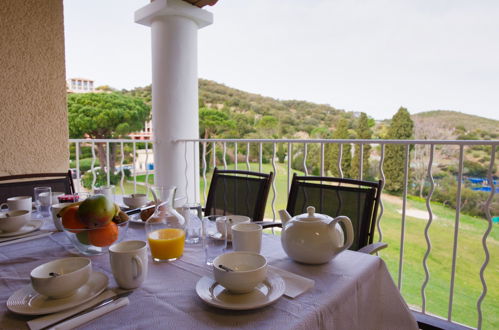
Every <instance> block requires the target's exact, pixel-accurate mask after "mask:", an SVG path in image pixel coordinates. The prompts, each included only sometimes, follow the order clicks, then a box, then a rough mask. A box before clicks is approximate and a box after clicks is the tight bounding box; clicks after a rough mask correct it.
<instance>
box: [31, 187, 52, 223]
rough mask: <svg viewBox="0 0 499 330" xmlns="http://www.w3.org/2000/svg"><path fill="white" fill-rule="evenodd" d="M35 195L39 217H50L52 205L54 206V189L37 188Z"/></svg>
mask: <svg viewBox="0 0 499 330" xmlns="http://www.w3.org/2000/svg"><path fill="white" fill-rule="evenodd" d="M34 195H35V206H36V211H37V217H38V218H47V217H50V205H52V189H51V188H50V187H35V189H34Z"/></svg>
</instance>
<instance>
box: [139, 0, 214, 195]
mask: <svg viewBox="0 0 499 330" xmlns="http://www.w3.org/2000/svg"><path fill="white" fill-rule="evenodd" d="M135 22H136V23H139V24H143V25H146V26H150V27H151V36H152V39H151V40H152V42H151V46H152V127H153V132H154V133H153V135H154V141H155V142H154V170H155V171H154V172H155V173H154V181H155V184H156V185H164V186H171V185H175V186H177V188H178V194H179V195H187V196H188V197H189V201H190V202H194V201H196V200H199V193H197V194H196V192H198V191H199V189H195V185H199V182H198V175H194V174H195V173H196V174H197V173H199V157H198V150H197V149H196V150H195V151H194V150H193V147H192V143H189V144H188V146H187V147H188V148H187V154H185V145H184V143H175V142H174V141H175V140H176V139H183V138H194V139H195V138H198V137H199V118H198V71H197V33H198V29H200V28H202V27H205V26H207V25H209V24H211V23H212V22H213V15H212V14H211V13H210V12H208V11H206V10H203V9H200V8H198V7H195V6H193V5H191V4H188V3H186V2H184V1H181V0H156V1H153V2H151V3H150V4H148V5H147V6H145V7H143V8H141V9H139V10H137V11H136V12H135ZM186 159H187V162H186ZM186 166H187V170H186ZM196 195H198V196H196Z"/></svg>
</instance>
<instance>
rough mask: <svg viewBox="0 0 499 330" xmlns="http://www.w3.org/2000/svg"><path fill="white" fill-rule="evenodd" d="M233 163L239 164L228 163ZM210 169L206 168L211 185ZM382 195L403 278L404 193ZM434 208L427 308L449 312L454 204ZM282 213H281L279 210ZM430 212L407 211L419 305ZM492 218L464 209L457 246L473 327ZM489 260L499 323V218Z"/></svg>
mask: <svg viewBox="0 0 499 330" xmlns="http://www.w3.org/2000/svg"><path fill="white" fill-rule="evenodd" d="M285 165H286V164H276V166H277V176H276V179H275V183H274V185H275V190H276V191H277V192H278V193H277V195H276V196H275V198H274V191H273V189H271V191H270V194H269V200H268V203H267V208H266V212H265V217H266V218H270V219H272V218H273V217H274V214H273V212H272V203H273V204H274V208H275V210H276V211H277V210H280V209H284V208H285V207H286V200H287V170H286V166H285ZM229 168H234V166H233V165H232V166H229ZM238 168H239V169H246V165H245V164H239V166H238ZM250 169H251V170H253V171H258V164H251V168H250ZM262 171H263V172H270V171H273V169H272V165H270V164H263V167H262ZM210 178H211V173H208V174H207V179H208V182H207V186H209V179H210ZM137 181H140V182H145V176H138V177H137ZM148 181H149V182H150V183H151V184H152V183H153V181H154V178H153V175H149V178H148ZM204 184H205V183H204V182H203V179H202V178H201V188H200V191H201V203H204V198H203V190H204ZM137 188H138V191H145V187H143V186H139V185H137ZM125 191H126V192H127V193H130V192H133V183H127V184H126V185H125ZM385 196H386V197H387V198H384V199H383V205H384V213H383V217H382V219H381V229H382V232H383V241H384V242H386V243H388V244H389V247H388V248H387V249H385V250H383V251H382V252H381V253H380V257H382V258H383V260H385V262H386V263H387V265H388V268H389V270H390V273H391V274H392V277H393V279H394V281H395V283H396V284H397V283H398V272H399V256H400V245H401V243H400V241H401V239H400V237H401V228H402V225H401V219H402V216H401V214H400V213H399V210H400V209H401V206H400V198H395V197H393V196H392V197H391V198H388V197H390V196H387V195H385ZM407 208H408V209H416V210H424V211H426V205H425V202H424V201H417V200H409V201H408V202H407ZM432 210H433V212H434V214H435V215H436V216H437V218H436V219H434V220H433V223H432V225H431V227H430V229H429V236H430V240H431V245H432V248H431V252H430V255H429V257H428V260H427V266H428V270H429V273H430V280H429V282H428V284H427V286H426V290H425V296H426V312H427V313H432V314H436V315H439V316H441V317H444V318H446V317H447V312H448V307H449V295H450V282H451V278H450V274H451V267H452V250H453V240H454V224H455V210H454V209H450V208H446V207H444V206H442V205H439V204H436V203H435V204H432ZM275 216H276V217H278V215H277V214H276V215H275ZM427 222H428V218H426V219H419V218H415V217H411V216H407V217H406V224H405V243H404V244H405V245H404V262H403V265H402V266H403V268H402V284H401V292H402V295H403V296H404V298H405V300H406V301H407V303H408V304H409V305H411V306H413V307H415V308H416V309H417V308H420V307H421V305H422V294H421V288H422V285H423V282H424V280H425V272H424V268H423V258H424V254H425V253H426V249H427V245H426V241H425V237H424V231H425V226H426V224H427ZM487 225H488V223H487V222H486V221H485V220H484V219H482V218H476V217H471V216H467V215H461V219H460V225H459V231H458V235H459V236H458V243H459V244H458V250H457V264H456V276H455V284H454V303H453V313H452V315H453V317H452V319H453V321H455V322H459V323H463V324H466V325H469V326H472V327H476V326H477V320H478V313H477V307H476V305H477V300H478V298H479V297H480V295H481V293H482V284H481V281H480V277H479V273H480V268H481V266H482V264H483V262H484V260H485V253H484V250H483V247H482V236H483V234H484V233H485V231H486V229H487ZM487 244H488V249H489V253H490V260H489V264H488V266H487V269H486V272H485V278H486V281H487V295H486V297H485V299H484V301H483V303H482V318H483V323H482V328H483V329H498V328H499V313H497V311H498V310H499V257H498V256H499V224H495V225H494V226H493V229H492V232H491V234H490V235H489V237H488V240H487Z"/></svg>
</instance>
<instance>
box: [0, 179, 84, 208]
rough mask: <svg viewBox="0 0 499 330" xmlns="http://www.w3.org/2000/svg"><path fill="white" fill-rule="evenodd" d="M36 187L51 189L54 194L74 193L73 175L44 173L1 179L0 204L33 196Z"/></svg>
mask: <svg viewBox="0 0 499 330" xmlns="http://www.w3.org/2000/svg"><path fill="white" fill-rule="evenodd" d="M35 187H50V188H51V189H52V191H54V192H59V191H60V192H63V193H65V194H72V193H74V186H73V179H72V177H71V173H70V172H68V173H47V174H45V173H43V174H26V175H12V176H4V177H0V203H4V202H5V201H6V200H7V198H9V197H13V196H31V197H33V200H34V188H35Z"/></svg>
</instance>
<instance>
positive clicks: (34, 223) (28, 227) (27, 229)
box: [0, 220, 43, 237]
mask: <svg viewBox="0 0 499 330" xmlns="http://www.w3.org/2000/svg"><path fill="white" fill-rule="evenodd" d="M42 225H43V220H31V221H30V222H28V223H27V224H25V225H24V226H23V227H21V229H19V230H16V231H12V232H10V233H4V232H3V231H1V230H0V237H11V236H19V235H24V234H27V233H31V232H32V231H35V230H38V229H40V227H41V226H42Z"/></svg>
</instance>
